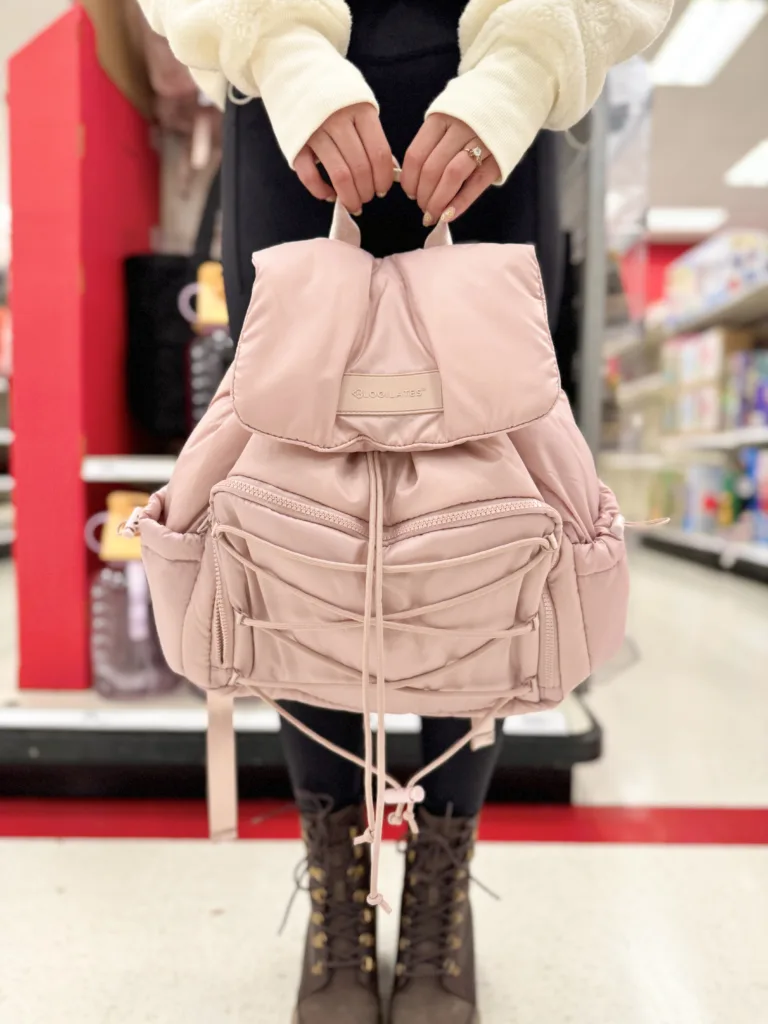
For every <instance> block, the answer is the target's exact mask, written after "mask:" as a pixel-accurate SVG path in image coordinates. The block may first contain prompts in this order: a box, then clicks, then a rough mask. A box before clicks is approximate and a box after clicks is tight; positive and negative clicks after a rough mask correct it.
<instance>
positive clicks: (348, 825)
mask: <svg viewBox="0 0 768 1024" xmlns="http://www.w3.org/2000/svg"><path fill="white" fill-rule="evenodd" d="M328 803H329V801H323V799H322V798H314V799H313V801H312V802H311V803H310V802H308V801H307V800H306V799H302V811H303V812H304V813H302V819H301V820H302V830H303V834H304V842H305V843H306V846H307V872H308V876H309V895H310V898H311V917H310V921H309V929H308V931H307V942H306V949H305V952H304V966H303V970H302V976H301V985H300V987H299V999H298V1004H297V1006H296V1010H295V1013H294V1016H293V1024H380V1019H381V1018H380V1007H379V992H378V978H377V972H376V916H375V911H374V909H373V908H372V907H369V906H368V905H367V903H366V897H367V895H368V891H369V886H368V879H369V874H370V865H369V859H368V847H367V846H354V845H353V843H354V839H355V837H356V836H357V835H359V834H360V833H361V832H362V830H363V825H362V812H361V809H360V808H359V807H348V808H345V809H344V810H341V811H336V812H333V813H331V812H330V810H329V808H328ZM311 804H314V806H312V809H311V811H310V806H311Z"/></svg>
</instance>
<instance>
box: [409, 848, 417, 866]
mask: <svg viewBox="0 0 768 1024" xmlns="http://www.w3.org/2000/svg"><path fill="white" fill-rule="evenodd" d="M415 860H416V851H415V850H409V851H408V863H409V864H413V863H414V862H415Z"/></svg>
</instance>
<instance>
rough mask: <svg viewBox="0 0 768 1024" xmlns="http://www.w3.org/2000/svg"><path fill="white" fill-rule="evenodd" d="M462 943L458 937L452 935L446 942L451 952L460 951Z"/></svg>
mask: <svg viewBox="0 0 768 1024" xmlns="http://www.w3.org/2000/svg"><path fill="white" fill-rule="evenodd" d="M462 945H463V943H462V941H461V939H460V938H459V936H458V935H452V936H451V937H450V939H449V940H448V948H449V949H452V950H458V949H461V947H462Z"/></svg>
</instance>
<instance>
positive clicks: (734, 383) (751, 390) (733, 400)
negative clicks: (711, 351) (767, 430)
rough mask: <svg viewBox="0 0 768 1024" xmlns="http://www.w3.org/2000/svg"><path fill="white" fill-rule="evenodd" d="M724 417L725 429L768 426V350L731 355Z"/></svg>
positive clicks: (724, 399)
mask: <svg viewBox="0 0 768 1024" xmlns="http://www.w3.org/2000/svg"><path fill="white" fill-rule="evenodd" d="M723 420H724V426H725V427H726V429H732V428H734V427H758V426H768V350H766V349H757V350H754V351H752V352H735V353H733V355H731V356H730V357H729V359H728V373H727V377H726V382H725V389H724V396H723Z"/></svg>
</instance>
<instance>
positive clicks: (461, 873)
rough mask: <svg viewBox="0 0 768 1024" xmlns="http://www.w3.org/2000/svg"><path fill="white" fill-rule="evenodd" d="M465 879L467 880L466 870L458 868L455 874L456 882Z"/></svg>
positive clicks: (467, 873)
mask: <svg viewBox="0 0 768 1024" xmlns="http://www.w3.org/2000/svg"><path fill="white" fill-rule="evenodd" d="M465 878H469V872H468V871H467V869H466V868H459V870H458V871H457V872H456V881H457V882H463V881H464V879H465Z"/></svg>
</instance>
